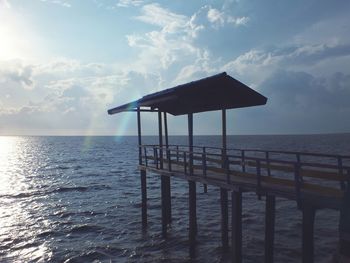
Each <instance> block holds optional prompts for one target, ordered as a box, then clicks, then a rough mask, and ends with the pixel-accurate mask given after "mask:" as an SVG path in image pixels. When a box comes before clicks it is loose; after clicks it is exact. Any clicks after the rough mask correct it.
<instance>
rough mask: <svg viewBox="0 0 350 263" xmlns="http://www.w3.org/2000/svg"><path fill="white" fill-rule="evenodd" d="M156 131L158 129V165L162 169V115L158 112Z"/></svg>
mask: <svg viewBox="0 0 350 263" xmlns="http://www.w3.org/2000/svg"><path fill="white" fill-rule="evenodd" d="M158 129H159V135H158V136H159V163H160V169H163V131H162V113H161V112H160V111H158Z"/></svg>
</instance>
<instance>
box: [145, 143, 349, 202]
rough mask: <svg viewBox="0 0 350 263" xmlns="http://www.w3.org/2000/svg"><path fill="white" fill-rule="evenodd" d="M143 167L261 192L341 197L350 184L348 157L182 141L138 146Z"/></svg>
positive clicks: (299, 200)
mask: <svg viewBox="0 0 350 263" xmlns="http://www.w3.org/2000/svg"><path fill="white" fill-rule="evenodd" d="M139 147H140V155H141V156H140V157H141V162H140V164H141V165H142V166H145V167H148V168H154V169H155V170H166V171H168V172H172V173H181V174H184V175H191V176H195V177H196V178H200V179H203V181H204V182H205V181H206V180H210V182H218V183H220V184H221V185H222V184H226V185H227V186H228V187H230V186H231V185H235V184H239V185H242V186H245V187H247V188H254V189H255V191H256V193H257V194H258V195H259V196H260V195H262V194H264V193H266V192H271V191H272V192H278V193H282V195H287V196H288V197H290V198H292V199H295V200H297V202H298V205H299V204H300V202H301V200H302V199H303V198H304V197H305V195H308V194H312V195H316V196H324V197H334V198H341V197H342V195H343V192H344V190H345V188H346V185H347V184H349V183H350V156H345V155H332V154H320V153H309V152H293V151H266V150H260V149H222V148H217V147H202V146H193V147H192V150H190V148H189V147H188V146H185V145H169V146H168V147H165V146H163V147H160V146H159V145H140V146H139Z"/></svg>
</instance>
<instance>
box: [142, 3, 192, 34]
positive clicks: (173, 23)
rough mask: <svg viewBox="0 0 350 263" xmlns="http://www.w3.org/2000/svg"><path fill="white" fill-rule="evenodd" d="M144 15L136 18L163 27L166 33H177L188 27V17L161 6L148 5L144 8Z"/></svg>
mask: <svg viewBox="0 0 350 263" xmlns="http://www.w3.org/2000/svg"><path fill="white" fill-rule="evenodd" d="M141 11H142V15H140V16H137V17H135V18H136V19H137V20H140V21H142V22H145V23H147V24H151V25H156V26H159V27H162V29H163V31H164V32H169V33H176V32H177V30H181V29H182V28H184V27H185V26H186V23H187V17H186V16H184V15H179V14H176V13H173V12H171V11H169V10H168V9H165V8H163V7H161V6H160V5H159V4H157V3H155V4H148V5H144V6H143V7H142V10H141Z"/></svg>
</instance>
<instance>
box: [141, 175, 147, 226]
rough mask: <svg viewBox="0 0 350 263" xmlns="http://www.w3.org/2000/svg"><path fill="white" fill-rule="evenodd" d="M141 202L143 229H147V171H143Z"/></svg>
mask: <svg viewBox="0 0 350 263" xmlns="http://www.w3.org/2000/svg"><path fill="white" fill-rule="evenodd" d="M140 173H141V202H142V228H143V229H145V228H146V227H147V184H146V171H145V170H141V172H140Z"/></svg>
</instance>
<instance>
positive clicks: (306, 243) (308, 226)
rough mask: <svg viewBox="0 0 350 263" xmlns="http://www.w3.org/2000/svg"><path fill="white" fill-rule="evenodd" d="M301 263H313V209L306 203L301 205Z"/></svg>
mask: <svg viewBox="0 0 350 263" xmlns="http://www.w3.org/2000/svg"><path fill="white" fill-rule="evenodd" d="M302 211H303V241H302V244H303V250H302V252H303V255H302V258H303V263H313V262H314V221H315V212H316V210H315V207H313V206H312V205H309V204H308V203H307V202H304V203H303V206H302Z"/></svg>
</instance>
